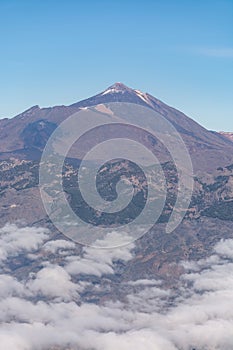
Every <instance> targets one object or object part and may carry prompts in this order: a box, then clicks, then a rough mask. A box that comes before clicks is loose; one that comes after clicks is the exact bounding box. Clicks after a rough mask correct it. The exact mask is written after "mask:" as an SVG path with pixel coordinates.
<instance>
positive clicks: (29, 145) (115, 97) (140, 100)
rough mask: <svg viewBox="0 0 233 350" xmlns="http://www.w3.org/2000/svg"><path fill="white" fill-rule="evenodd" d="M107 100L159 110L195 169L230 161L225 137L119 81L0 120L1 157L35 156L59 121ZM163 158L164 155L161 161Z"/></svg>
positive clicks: (232, 156)
mask: <svg viewBox="0 0 233 350" xmlns="http://www.w3.org/2000/svg"><path fill="white" fill-rule="evenodd" d="M110 102H127V103H135V104H139V105H142V106H146V107H148V108H152V109H153V110H155V111H157V112H159V113H161V115H163V116H164V117H165V118H166V119H167V120H168V121H170V122H171V123H172V124H173V126H174V127H175V128H176V130H177V131H178V132H179V133H180V135H181V136H182V138H183V140H184V141H185V143H186V146H187V148H188V150H189V152H190V155H191V157H192V161H193V166H194V169H195V172H200V171H212V170H214V169H216V168H217V167H218V166H226V165H229V164H231V163H232V162H233V144H232V143H231V142H230V141H229V140H228V139H226V138H225V137H223V136H222V135H220V134H218V133H214V132H211V131H208V130H206V129H205V128H203V127H202V126H200V125H199V124H198V123H196V122H195V121H193V120H192V119H190V118H188V117H187V116H186V115H184V114H183V113H182V112H180V111H178V110H176V109H174V108H172V107H169V106H168V105H166V104H165V103H163V102H161V101H160V100H158V99H156V98H155V97H153V96H151V95H149V94H147V93H142V92H141V91H139V90H133V89H131V88H128V87H127V86H125V85H123V84H122V83H116V84H114V85H112V86H110V87H109V88H107V89H106V90H105V91H103V92H102V93H100V94H97V95H95V96H93V97H91V98H88V99H86V100H83V101H80V102H77V103H74V104H72V105H70V106H56V107H52V108H40V107H39V106H34V107H32V108H30V109H29V110H27V111H25V112H23V113H21V114H20V115H18V116H16V117H15V118H13V119H3V120H0V137H1V144H0V159H7V158H9V157H10V156H15V157H18V158H21V159H24V158H26V159H29V160H30V159H38V158H39V157H40V154H41V151H42V150H43V146H44V145H45V143H46V141H47V139H48V137H49V135H50V134H51V132H52V131H53V130H54V129H55V128H56V126H57V125H58V124H59V123H60V122H61V121H63V120H65V119H66V118H67V117H68V116H70V115H72V114H73V113H75V112H78V111H79V110H80V109H82V108H85V107H91V106H94V105H97V104H107V103H110ZM28 135H30V137H28ZM31 135H32V137H31ZM166 160H167V158H166V155H165V154H164V161H166Z"/></svg>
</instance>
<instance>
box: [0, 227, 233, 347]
mask: <svg viewBox="0 0 233 350" xmlns="http://www.w3.org/2000/svg"><path fill="white" fill-rule="evenodd" d="M14 230H15V232H14ZM29 232H30V235H29ZM19 234H22V237H21V238H22V240H20V238H19V237H17V235H19ZM110 235H111V234H110ZM12 237H15V240H16V241H17V242H14V240H12ZM25 237H27V238H28V240H29V241H27V239H25ZM108 239H110V238H109V237H108ZM1 240H2V243H3V246H2V247H3V250H2V252H3V254H2V264H4V263H5V264H6V262H7V261H8V260H10V259H11V257H12V259H14V258H15V256H16V254H18V253H20V254H21V253H22V252H25V253H26V254H28V253H29V252H31V253H33V254H36V255H38V256H39V258H38V259H39V260H37V261H36V271H30V269H29V270H27V269H25V266H24V265H23V263H24V261H23V260H22V267H20V266H19V271H22V270H23V271H24V274H23V275H22V273H21V272H20V273H19V274H18V273H15V274H14V275H13V270H12V271H11V270H10V269H9V268H8V270H7V269H6V268H5V265H3V268H5V270H4V272H3V273H2V274H1V275H0V322H1V327H0V350H5V349H7V350H42V349H43V350H44V349H46V350H47V349H50V348H55V349H59V350H60V349H62V350H64V349H74V350H90V349H93V350H115V349H119V348H120V349H122V350H128V349H135V350H145V349H146V350H164V349H166V350H190V349H198V350H229V349H231V348H232V339H233V309H232V307H231V305H232V300H233V274H232V271H233V261H232V259H233V240H230V239H228V240H222V241H220V242H219V243H217V244H216V246H215V247H214V250H213V254H212V255H211V256H210V257H208V258H206V259H201V260H198V261H190V262H189V263H187V262H182V263H181V264H182V266H183V268H185V272H184V273H183V275H182V276H181V278H180V281H179V283H178V284H177V288H176V289H169V288H165V287H164V286H163V284H162V283H161V281H157V280H148V279H144V280H143V279H142V280H141V279H140V280H135V281H129V282H128V283H127V282H124V284H123V288H124V291H125V297H124V298H123V300H121V301H120V300H115V298H114V299H113V300H110V299H107V298H106V299H105V300H102V302H101V303H99V304H98V305H97V304H94V303H87V302H82V300H81V298H80V296H79V293H80V292H81V291H83V292H84V293H85V291H86V289H85V288H87V292H88V293H90V289H88V288H89V287H90V285H91V284H92V279H91V278H90V275H92V274H93V275H94V276H95V279H94V281H95V282H94V283H96V278H97V279H98V278H99V281H100V280H101V278H102V277H103V276H105V274H111V275H113V274H114V273H115V262H116V261H117V260H119V259H120V260H121V261H130V259H132V258H133V249H134V245H133V244H132V245H130V246H128V247H127V246H126V247H124V248H119V249H116V250H109V249H94V248H82V249H81V252H79V255H77V251H75V249H74V246H73V245H72V244H71V245H70V244H67V245H66V244H65V245H63V248H62V249H63V250H64V251H65V254H64V256H63V255H60V254H58V255H55V256H52V257H51V259H52V261H50V260H48V258H47V255H46V254H45V253H46V252H47V253H48V254H50V253H51V251H52V252H54V253H53V254H55V252H58V250H59V249H60V247H61V245H62V244H61V242H59V241H57V242H56V241H49V242H51V243H49V242H48V241H47V240H48V233H45V232H44V231H43V230H42V229H41V230H38V229H31V228H25V229H24V230H22V228H17V227H16V226H14V227H12V226H11V227H10V229H9V226H7V228H4V229H3V230H2V231H1ZM7 242H8V243H9V242H12V248H11V249H9V246H8V245H7ZM19 242H20V243H19ZM71 243H72V242H71ZM42 252H43V254H42ZM66 254H68V256H66ZM49 256H50V255H49ZM6 259H8V260H6ZM75 261H77V262H78V264H77V265H75V264H74V263H75ZM71 264H73V270H72V269H71V266H72V265H71ZM8 266H9V265H7V267H8ZM85 274H87V275H86V277H88V279H89V284H85V283H84V282H83V280H82V275H85ZM98 276H99V277H98ZM102 287H103V288H105V286H104V285H103V286H102ZM118 287H119V288H120V287H121V286H120V285H119V286H118ZM118 287H117V286H116V285H115V288H118ZM103 291H104V290H103ZM93 293H95V291H94V292H93ZM94 295H95V294H94Z"/></svg>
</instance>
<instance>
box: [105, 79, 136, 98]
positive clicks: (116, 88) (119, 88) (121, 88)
mask: <svg viewBox="0 0 233 350" xmlns="http://www.w3.org/2000/svg"><path fill="white" fill-rule="evenodd" d="M132 91H134V90H133V89H131V88H129V87H128V86H126V85H124V84H123V83H120V82H117V83H115V84H113V85H111V86H109V87H108V88H107V89H106V90H104V92H103V93H102V95H106V94H108V93H114V92H115V93H118V92H120V93H124V92H132Z"/></svg>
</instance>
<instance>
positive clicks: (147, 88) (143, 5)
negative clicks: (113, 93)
mask: <svg viewBox="0 0 233 350" xmlns="http://www.w3.org/2000/svg"><path fill="white" fill-rule="evenodd" d="M232 28H233V0H218V1H215V0H212V1H211V0H210V1H208V0H196V1H191V0H183V1H182V0H180V1H179V0H177V1H176V0H170V1H169V0H163V1H162V0H160V1H156V0H153V1H150V0H145V1H137V0H134V1H132V0H125V1H123V0H118V1H106V0H99V1H97V0H96V1H95V0H92V1H90V0H89V1H88V0H87V1H85V2H84V1H79V0H73V1H72V0H67V1H61V0H60V1H59V0H57V1H54V0H40V1H39V0H34V1H32V0H28V1H26V0H20V1H19V0H0V33H1V45H0V57H1V65H0V82H1V83H0V96H1V103H0V118H3V117H12V116H14V115H16V114H18V113H20V112H21V111H23V110H25V109H27V108H29V107H30V106H32V105H35V104H39V105H40V106H41V107H44V106H52V105H59V104H71V103H74V102H75V101H78V100H80V99H83V98H87V97H89V96H92V95H94V94H96V93H98V92H100V91H102V90H104V89H105V88H106V87H108V86H109V85H111V84H113V83H114V82H117V81H121V82H123V83H124V84H126V85H128V86H130V87H133V88H137V89H140V90H142V91H144V92H149V93H151V94H152V95H154V96H156V97H157V98H159V99H161V100H163V101H164V102H166V103H168V104H170V105H172V106H174V107H176V108H178V109H180V110H182V111H183V112H184V113H186V114H187V115H189V116H190V117H192V118H193V119H195V120H196V121H198V122H199V123H201V124H202V125H204V126H205V127H207V128H209V129H213V130H226V131H227V130H228V131H233V121H232V116H233V98H232V92H233V30H232Z"/></svg>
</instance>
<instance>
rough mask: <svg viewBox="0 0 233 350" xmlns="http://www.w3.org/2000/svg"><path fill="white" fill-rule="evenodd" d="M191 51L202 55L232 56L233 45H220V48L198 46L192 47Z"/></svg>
mask: <svg viewBox="0 0 233 350" xmlns="http://www.w3.org/2000/svg"><path fill="white" fill-rule="evenodd" d="M191 51H192V52H193V53H196V54H199V55H203V56H209V57H219V58H233V47H222V48H220V47H219V48H210V47H200V48H193V49H192V50H191Z"/></svg>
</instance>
